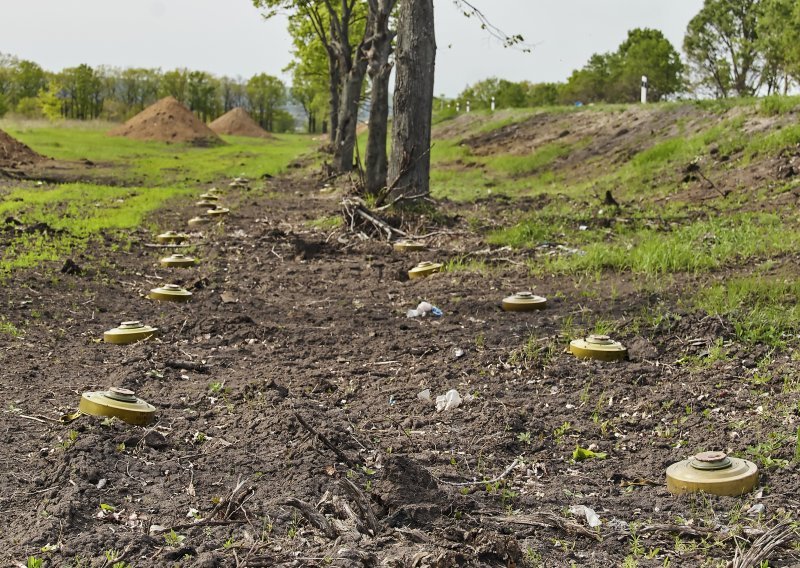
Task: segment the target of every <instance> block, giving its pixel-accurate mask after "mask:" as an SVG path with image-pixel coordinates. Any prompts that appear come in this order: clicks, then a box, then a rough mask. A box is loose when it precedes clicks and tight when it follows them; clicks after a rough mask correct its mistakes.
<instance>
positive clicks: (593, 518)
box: [569, 505, 602, 528]
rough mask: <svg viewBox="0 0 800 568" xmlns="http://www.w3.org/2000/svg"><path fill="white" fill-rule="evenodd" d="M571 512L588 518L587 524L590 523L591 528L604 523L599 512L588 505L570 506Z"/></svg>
mask: <svg viewBox="0 0 800 568" xmlns="http://www.w3.org/2000/svg"><path fill="white" fill-rule="evenodd" d="M569 512H570V513H572V514H573V515H575V516H576V517H583V518H584V519H586V524H587V525H589V527H590V528H594V527H599V526H600V525H601V524H602V521H600V517H598V516H597V513H595V512H594V511H593V510H592V509H590V508H589V507H587V506H586V505H573V506H572V507H570V508H569Z"/></svg>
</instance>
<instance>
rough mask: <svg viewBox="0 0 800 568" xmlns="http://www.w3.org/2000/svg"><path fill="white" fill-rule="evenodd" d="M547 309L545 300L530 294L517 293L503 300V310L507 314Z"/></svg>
mask: <svg viewBox="0 0 800 568" xmlns="http://www.w3.org/2000/svg"><path fill="white" fill-rule="evenodd" d="M546 307H547V298H544V297H542V296H536V295H534V294H533V293H532V292H517V293H516V294H514V295H513V296H509V297H508V298H503V309H504V310H505V311H507V312H530V311H533V310H542V309H544V308H546Z"/></svg>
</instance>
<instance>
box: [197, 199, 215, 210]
mask: <svg viewBox="0 0 800 568" xmlns="http://www.w3.org/2000/svg"><path fill="white" fill-rule="evenodd" d="M195 205H197V206H198V207H204V208H205V209H208V208H209V207H216V206H217V202H216V201H214V200H211V199H201V200H200V201H198V202H196V203H195Z"/></svg>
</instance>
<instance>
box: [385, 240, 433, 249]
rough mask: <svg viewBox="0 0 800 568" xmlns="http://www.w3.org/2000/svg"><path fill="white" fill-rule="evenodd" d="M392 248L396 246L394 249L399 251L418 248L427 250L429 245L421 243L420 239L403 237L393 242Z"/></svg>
mask: <svg viewBox="0 0 800 568" xmlns="http://www.w3.org/2000/svg"><path fill="white" fill-rule="evenodd" d="M392 248H394V250H396V251H397V252H412V251H417V250H425V249H427V248H428V247H426V246H425V243H421V242H419V241H409V240H406V239H403V240H400V241H395V242H394V243H392Z"/></svg>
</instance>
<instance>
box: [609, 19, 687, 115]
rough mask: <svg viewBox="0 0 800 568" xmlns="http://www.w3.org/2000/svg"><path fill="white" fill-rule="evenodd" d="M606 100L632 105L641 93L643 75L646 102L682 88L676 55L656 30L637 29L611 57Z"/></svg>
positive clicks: (678, 58)
mask: <svg viewBox="0 0 800 568" xmlns="http://www.w3.org/2000/svg"><path fill="white" fill-rule="evenodd" d="M610 63H611V70H610V71H611V77H610V82H609V84H608V85H607V91H608V94H607V98H608V99H609V100H612V101H614V102H635V101H638V100H639V98H640V94H641V78H642V75H645V76H647V80H648V93H647V98H648V100H650V101H654V102H655V101H660V100H663V99H664V98H665V97H666V96H668V95H671V94H673V93H676V92H678V91H681V90H682V89H683V63H682V62H681V58H680V55H679V54H678V52H677V51H676V50H675V48H674V47H673V46H672V44H671V43H670V42H669V40H668V39H667V38H666V37H664V34H663V33H661V32H660V31H658V30H652V29H647V28H644V29H642V28H637V29H633V30H630V31H629V32H628V37H627V39H626V40H625V41H624V42H622V44H621V45H620V46H619V48H618V49H617V51H616V53H614V54H613V56H612V58H611V60H610Z"/></svg>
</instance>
